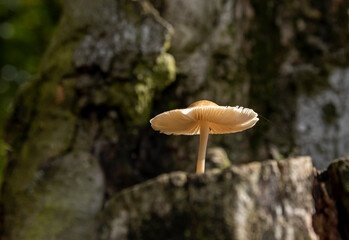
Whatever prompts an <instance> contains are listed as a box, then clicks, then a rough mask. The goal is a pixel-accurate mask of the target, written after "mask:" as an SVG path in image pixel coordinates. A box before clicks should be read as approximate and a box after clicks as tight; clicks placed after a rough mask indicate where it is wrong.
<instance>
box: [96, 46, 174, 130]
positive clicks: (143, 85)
mask: <svg viewBox="0 0 349 240" xmlns="http://www.w3.org/2000/svg"><path fill="white" fill-rule="evenodd" d="M148 65H149V63H143V62H141V63H138V64H137V65H136V66H135V68H134V69H133V76H134V78H135V79H136V82H126V83H125V82H116V83H114V84H112V85H111V86H110V87H109V88H108V92H109V93H108V94H107V95H108V97H105V95H104V94H103V90H101V92H99V93H96V94H94V95H95V96H101V97H99V98H95V100H94V101H97V100H98V99H99V100H100V99H102V100H100V101H99V103H100V102H106V101H107V99H108V103H109V104H111V105H112V106H117V107H118V108H119V109H120V111H121V113H122V115H123V116H124V118H125V119H126V120H127V122H126V123H127V124H129V125H141V124H144V123H145V122H147V121H148V120H149V115H150V109H151V104H152V99H153V97H154V94H155V91H157V90H163V89H164V88H165V87H167V86H168V85H169V84H170V83H172V82H173V81H174V80H175V76H176V65H175V60H174V58H173V56H172V55H170V54H168V53H162V54H161V55H159V56H158V57H157V59H156V62H155V65H153V66H151V67H149V66H148Z"/></svg>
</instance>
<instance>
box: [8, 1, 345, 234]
mask: <svg viewBox="0 0 349 240" xmlns="http://www.w3.org/2000/svg"><path fill="white" fill-rule="evenodd" d="M346 9H347V2H345V1H331V0H326V1H323V2H321V3H318V2H311V1H296V2H292V3H290V2H273V1H248V0H236V1H233V0H221V1H219V0H215V1H199V0H190V1H188V0H171V1H163V0H154V1H145V0H132V1H130V0H118V1H115V0H104V1H94V0H84V1H82V0H70V1H64V2H63V15H62V18H61V21H60V24H59V26H58V28H57V31H56V34H55V36H54V37H53V39H52V41H51V44H50V46H49V47H48V49H47V51H46V53H45V56H44V58H43V61H42V65H41V68H40V71H39V73H38V75H37V76H36V77H35V78H34V79H32V80H31V81H29V82H28V83H27V84H26V85H25V86H24V87H23V89H22V90H21V91H20V93H19V94H18V96H17V99H16V102H15V103H14V112H13V114H12V117H11V118H10V120H9V124H8V127H7V129H6V134H7V142H8V143H9V144H10V145H11V147H12V149H13V151H12V152H10V153H9V154H8V168H7V171H6V176H5V183H4V187H3V194H2V204H3V226H4V232H5V234H6V236H7V237H8V239H16V240H17V239H18V240H21V239H38V240H40V239H68V240H69V239H74V240H77V239H86V238H88V239H98V238H106V237H104V235H103V236H102V235H99V234H100V232H98V231H97V229H98V228H99V226H100V222H99V220H98V219H97V215H98V213H99V212H100V211H101V209H102V206H103V204H104V203H105V202H106V201H107V200H108V199H109V198H110V197H111V196H112V195H114V194H115V193H118V192H119V191H120V190H122V189H124V188H126V187H129V186H132V185H134V184H137V183H140V182H143V181H145V180H147V179H149V178H152V177H155V176H157V175H159V174H161V173H166V172H170V171H173V170H184V171H189V172H194V169H195V160H196V153H197V146H198V137H194V136H165V135H162V134H159V133H156V132H154V131H153V130H152V129H151V128H150V125H149V119H150V118H151V117H152V116H154V115H156V114H158V113H160V112H162V111H166V110H169V109H174V108H184V107H186V106H188V105H189V104H190V103H192V102H194V101H196V100H200V99H208V100H212V101H215V102H216V103H218V104H220V105H233V106H234V105H242V106H245V107H250V108H253V109H254V110H255V111H256V112H258V113H260V114H261V115H262V116H261V120H260V122H259V123H258V124H257V126H256V127H254V128H253V129H251V130H249V131H246V132H244V133H239V134H231V135H214V136H212V137H211V138H210V139H209V143H208V152H213V153H215V152H216V151H213V148H212V147H213V146H221V147H223V149H224V151H226V152H224V151H223V154H222V156H223V157H221V158H222V159H226V158H229V159H230V161H231V162H233V163H246V162H250V161H260V160H264V159H267V158H270V157H273V158H277V159H281V158H284V157H285V156H292V155H296V154H299V153H302V154H314V155H315V156H316V158H314V165H315V166H317V167H320V168H325V167H326V166H327V165H328V164H329V160H332V159H334V158H335V157H337V155H346V154H347V155H349V152H348V149H349V147H348V141H349V140H348V139H349V138H347V136H348V134H349V130H348V128H347V127H346V124H345V123H346V122H347V120H348V112H349V111H343V113H342V112H341V109H348V107H349V104H348V103H347V101H342V100H343V98H344V100H345V96H347V94H348V93H349V88H348V87H347V82H348V81H346V80H348V76H349V74H348V73H347V72H348V70H345V69H348V65H349V64H348V62H349V61H348V52H349V51H348V45H347V42H348V31H347V21H345V20H344V19H347V18H348V16H347V12H346V11H347V10H346ZM336 76H337V77H336ZM334 86H335V87H334ZM338 91H339V92H340V94H338V95H336V94H334V92H338ZM322 94H324V95H325V96H329V97H322V96H323V95H322ZM319 98H320V99H322V100H321V101H320V100H317V99H319ZM325 100H326V101H325ZM307 104H310V105H309V106H313V108H312V109H310V110H309V109H308V108H306V105H307ZM313 111H314V113H315V114H314V115H313V114H311V113H313ZM263 116H264V117H263ZM314 118H316V119H314ZM315 126H316V127H315ZM317 129H320V133H319V131H318V130H317ZM322 132H324V133H328V135H327V134H321V133H322ZM319 134H320V135H319ZM338 143H340V144H338ZM337 146H340V147H338V149H337ZM210 148H211V150H212V151H210ZM215 149H216V148H215ZM221 150H222V149H221ZM215 157H216V156H212V158H215ZM273 164H274V165H275V164H276V163H273ZM273 164H272V165H273ZM285 164H286V165H287V164H288V163H285ZM306 164H309V163H308V162H307V163H306ZM208 165H210V164H208ZM223 165H225V164H223ZM276 165H278V164H276ZM246 166H247V167H246V168H248V166H250V165H246ZM258 166H260V165H258ZM262 166H264V165H262ZM268 166H269V165H268ZM307 166H308V165H307ZM297 169H298V168H297ZM305 170H307V169H305ZM308 170H309V169H308ZM297 171H298V170H297ZM234 174H235V173H230V172H229V173H228V175H232V176H234V177H236V176H237V175H234ZM296 174H298V173H296ZM307 174H308V175H309V172H307ZM223 175H224V174H223ZM223 175H222V176H223ZM308 175H306V176H308ZM170 176H172V175H170ZM181 176H182V175H181ZM285 177H286V178H291V177H292V174H291V175H287V174H286V175H285ZM202 178H203V179H204V178H205V177H202ZM194 179H196V178H194ZM197 179H198V180H193V181H194V182H195V181H199V179H200V177H197ZM309 179H310V178H309ZM210 181H211V180H210ZM210 181H209V182H210ZM224 181H225V180H224ZM309 181H310V180H309ZM309 181H306V183H305V185H304V189H303V190H304V191H305V192H306V195H303V193H302V195H301V196H298V197H299V198H300V199H303V198H308V195H307V194H308V192H309V186H308V184H309ZM212 183H214V184H216V183H215V180H214V181H213V180H212ZM225 183H227V184H228V182H225ZM248 183H249V184H252V185H249V186H250V187H251V188H257V189H258V188H261V189H263V187H262V186H259V185H258V186H257V185H256V186H253V179H249V180H248ZM202 184H203V185H205V184H206V183H205V182H203V183H202ZM229 184H232V183H229ZM273 186H274V185H270V186H269V185H266V190H265V191H273V188H272V187H273ZM280 186H284V185H280ZM280 186H278V187H280ZM206 188H207V189H208V188H209V186H207V187H204V189H206ZM232 188H233V189H235V190H234V191H237V192H239V191H240V190H239V191H238V190H237V189H238V185H236V186H235V185H234V186H232ZM269 188H270V189H269ZM227 189H230V188H225V187H222V188H221V190H222V191H226V190H227ZM279 190H280V191H282V189H279ZM279 190H278V191H279ZM241 191H246V190H244V189H241ZM256 191H257V190H256ZM260 191H262V190H260ZM285 191H286V188H285ZM165 194H168V193H165ZM186 194H187V193H186ZM225 194H228V193H225V192H223V193H219V194H218V195H217V196H224V195H225ZM241 194H243V192H242V193H241ZM282 194H286V195H287V193H286V192H284V193H282ZM286 195H285V196H286ZM199 196H201V195H198V198H201V197H199ZM230 197H231V196H230ZM230 197H227V198H228V199H230ZM250 197H251V198H252V197H253V198H254V197H256V196H255V195H253V196H252V195H251V196H250ZM273 197H275V196H274V195H273ZM113 199H114V198H113ZM234 199H235V198H234ZM234 199H233V198H232V199H231V201H237V202H236V204H243V203H242V202H239V201H238V200H234ZM255 200H256V199H255ZM272 200H273V199H272ZM198 201H201V200H200V199H198ZM202 201H203V202H205V201H204V200H202ZM229 201H230V200H229ZM256 201H257V200H256ZM273 201H274V200H273ZM285 201H286V200H285ZM297 203H298V202H297ZM270 204H273V202H270ZM302 206H303V208H304V209H303V208H302V209H303V210H304V211H308V210H309V211H310V212H307V219H308V218H309V216H310V215H311V209H312V204H311V203H310V202H307V203H304V205H302ZM208 209H209V210H207V211H212V209H213V207H212V206H210V207H209V208H208ZM222 209H223V208H222ZM284 210H285V209H284ZM284 210H282V211H284ZM303 210H302V211H303ZM229 211H232V210H231V209H230V210H229ZM104 214H107V213H104ZM195 214H200V213H199V212H196V213H195ZM204 214H210V212H204ZM270 214H271V213H270ZM275 214H276V212H275ZM258 216H259V215H258ZM260 216H262V215H260ZM268 216H269V215H268ZM270 216H271V215H270ZM179 217H180V216H179ZM198 217H200V216H198ZM208 217H209V216H206V215H205V219H206V218H207V219H208ZM230 217H232V216H230ZM245 217H248V216H245ZM274 217H275V216H274ZM219 218H223V215H220V216H219ZM159 221H160V220H159ZM190 221H194V220H193V219H191V220H190ZM246 221H247V220H246ZM254 221H257V220H256V219H253V221H252V222H251V223H255V222H254ZM306 221H308V220H305V218H304V219H303V218H302V220H301V222H302V223H303V222H304V223H305V222H306ZM205 224H206V223H205ZM234 224H235V223H234ZM236 224H237V223H236ZM249 224H250V223H249ZM246 226H247V225H246ZM248 226H252V225H248ZM248 226H247V227H248ZM297 226H298V225H297ZM297 226H295V225H294V226H292V229H296V228H297ZM206 227H208V226H204V228H202V229H207V228H206ZM236 227H237V226H235V228H236ZM238 227H239V229H236V230H233V229H229V230H227V231H228V232H229V234H233V233H231V231H245V230H246V231H247V230H248V228H244V227H241V229H240V226H238ZM305 227H306V229H308V230H307V231H308V232H307V234H308V236H309V238H313V233H312V232H311V228H310V225H309V222H307V223H306V225H305ZM263 229H264V228H262V230H263ZM262 230H261V231H262ZM198 231H199V230H198ZM200 231H201V230H200ZM205 231H206V230H205ZM224 231H225V230H224ZM263 231H264V230H263ZM277 231H278V230H277V229H276V228H275V229H273V230H270V232H268V233H267V232H266V234H271V235H270V236H276V235H277V234H278V233H276V232H277ZM297 231H298V230H297ZM297 231H296V230H295V233H296V232H297ZM213 232H214V231H213ZM137 234H139V233H137ZM222 234H223V233H222ZM234 234H238V233H237V232H236V233H234ZM234 234H233V235H234ZM241 234H243V233H241ZM137 236H138V235H135V238H136V239H137ZM195 236H196V237H198V236H199V235H195ZM229 236H230V235H229ZM234 236H235V235H234ZM238 236H240V235H238ZM241 236H245V235H241ZM267 236H269V235H266V237H267ZM211 238H213V237H212V236H211ZM217 239H218V238H217Z"/></svg>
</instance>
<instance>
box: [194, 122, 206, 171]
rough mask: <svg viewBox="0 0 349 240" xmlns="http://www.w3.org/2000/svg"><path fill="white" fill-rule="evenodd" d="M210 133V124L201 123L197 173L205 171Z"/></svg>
mask: <svg viewBox="0 0 349 240" xmlns="http://www.w3.org/2000/svg"><path fill="white" fill-rule="evenodd" d="M208 134H209V127H208V124H207V123H205V122H203V123H201V125H200V145H199V152H198V160H197V162H196V173H204V172H205V156H206V147H207V140H208Z"/></svg>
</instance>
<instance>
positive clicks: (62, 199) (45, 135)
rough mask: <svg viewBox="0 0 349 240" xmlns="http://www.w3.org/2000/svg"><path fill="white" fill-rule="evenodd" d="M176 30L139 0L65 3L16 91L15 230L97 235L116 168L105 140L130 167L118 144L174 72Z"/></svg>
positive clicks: (16, 233) (49, 235) (11, 172)
mask: <svg viewBox="0 0 349 240" xmlns="http://www.w3.org/2000/svg"><path fill="white" fill-rule="evenodd" d="M82 9H87V10H83V11H82ZM95 11H97V12H99V13H100V14H97V15H96V14H95ZM170 34H171V27H170V26H169V25H167V24H166V22H165V21H163V20H162V19H161V18H160V17H159V16H158V15H157V13H156V11H155V10H154V9H153V8H152V7H151V6H150V5H149V4H147V3H146V2H143V1H139V2H137V1H118V2H115V1H104V2H103V3H102V2H95V1H66V2H65V3H64V4H63V16H62V19H61V21H60V24H59V27H58V30H57V32H56V34H55V36H54V38H53V41H52V42H51V45H50V46H49V48H48V50H47V51H46V54H45V56H44V58H43V62H42V66H41V69H40V71H39V74H38V75H37V77H35V78H34V79H32V80H31V81H29V82H28V83H27V84H26V85H25V86H24V87H23V89H22V90H21V92H20V93H19V95H18V97H17V100H16V102H15V109H14V112H13V115H12V117H11V119H10V121H9V125H8V128H7V141H8V143H9V144H10V145H11V147H12V148H13V149H14V150H13V151H12V152H11V153H10V154H9V156H8V159H9V164H8V169H7V172H6V179H5V185H4V191H3V199H2V203H3V206H4V219H3V220H4V224H3V226H4V227H5V229H4V232H5V234H6V236H7V237H8V238H9V239H28V240H29V239H37V240H39V239H74V240H76V239H87V238H89V239H93V238H95V237H96V235H95V234H96V226H97V225H96V215H97V213H98V212H99V210H100V209H101V207H102V204H103V199H104V196H105V191H106V188H105V175H106V176H107V177H109V175H108V174H111V173H112V172H108V171H107V170H106V169H108V165H107V163H105V158H108V157H110V156H104V152H105V149H106V146H105V145H103V144H104V143H106V145H107V147H108V148H114V147H115V146H117V147H115V149H116V151H114V157H112V158H113V160H115V159H122V158H123V159H124V160H121V161H117V160H116V161H115V162H116V166H117V167H116V168H113V169H112V170H113V171H115V170H118V171H121V172H122V173H120V175H118V176H119V177H120V176H124V175H125V174H130V172H132V169H131V167H130V166H129V167H128V168H121V166H123V165H127V164H129V163H128V162H127V161H126V159H127V157H125V156H123V154H118V153H119V151H120V152H121V151H122V147H124V146H125V144H127V141H125V140H124V139H123V138H124V137H126V138H128V139H129V138H130V136H134V135H136V134H137V133H138V131H139V130H138V129H139V128H140V126H141V125H143V124H144V123H145V122H147V119H148V118H149V114H150V109H151V105H152V98H153V95H154V93H155V91H159V90H162V89H163V88H164V87H165V86H166V85H168V84H169V83H170V82H172V81H173V80H174V78H175V71H176V70H175V62H174V58H173V57H172V56H171V55H170V54H168V53H166V50H167V48H168V41H169V38H170ZM121 129H122V130H121ZM122 132H123V134H124V135H121V133H122ZM120 141H123V144H121V146H118V142H120ZM132 147H133V146H132V143H131V145H129V146H128V147H127V148H126V149H125V153H124V154H127V151H128V152H129V151H130V149H132ZM101 149H102V150H101ZM101 166H102V167H101ZM131 166H132V165H131ZM103 168H104V169H105V170H106V172H105V174H104V173H103ZM129 179H131V180H130V181H131V183H133V182H134V181H135V180H134V179H133V180H132V178H129ZM108 180H110V179H108V178H107V182H108ZM127 184H130V183H121V184H120V185H123V186H125V185H127Z"/></svg>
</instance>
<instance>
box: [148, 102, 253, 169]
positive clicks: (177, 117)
mask: <svg viewBox="0 0 349 240" xmlns="http://www.w3.org/2000/svg"><path fill="white" fill-rule="evenodd" d="M257 116H258V114H257V113H255V112H254V111H253V110H252V109H248V108H243V107H238V106H236V107H229V106H218V105H217V104H215V103H214V102H211V101H207V100H201V101H197V102H195V103H193V104H191V105H190V106H189V107H187V108H184V109H175V110H171V111H167V112H164V113H161V114H159V115H157V116H155V117H154V118H152V119H151V120H150V123H151V126H152V128H153V129H154V130H157V131H160V132H161V133H165V134H168V135H170V134H174V135H195V134H200V145H199V152H198V159H197V164H196V173H204V172H205V155H206V147H207V140H208V134H209V133H210V134H224V133H234V132H240V131H243V130H245V129H248V128H251V127H253V126H254V125H255V124H256V122H257V121H258V120H259V119H258V118H257Z"/></svg>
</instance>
